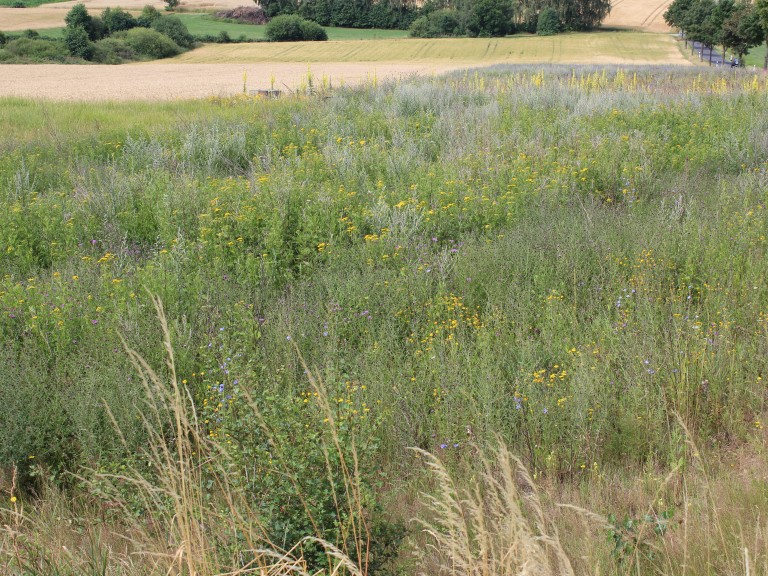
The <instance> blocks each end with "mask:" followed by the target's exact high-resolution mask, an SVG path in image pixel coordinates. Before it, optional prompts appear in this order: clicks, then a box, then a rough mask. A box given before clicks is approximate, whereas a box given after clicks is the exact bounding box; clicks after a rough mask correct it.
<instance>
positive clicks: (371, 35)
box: [0, 13, 408, 40]
mask: <svg viewBox="0 0 768 576" xmlns="http://www.w3.org/2000/svg"><path fill="white" fill-rule="evenodd" d="M176 16H178V17H179V18H180V19H181V20H182V22H184V24H185V25H186V26H187V28H188V29H189V32H190V33H191V34H192V35H194V36H218V35H219V33H221V32H226V33H227V34H229V36H230V38H232V39H233V40H237V39H239V38H240V37H242V36H244V37H245V38H246V39H247V40H264V39H265V38H266V35H265V28H266V26H256V25H253V24H241V23H236V22H228V21H223V20H218V19H216V18H214V17H212V16H210V15H209V14H188V13H179V14H176ZM0 26H2V24H0ZM0 29H1V28H0ZM325 30H326V31H327V32H328V38H329V39H330V40H391V39H396V38H405V37H407V36H408V32H407V31H406V30H376V29H372V30H365V29H355V28H334V27H328V28H325ZM38 32H39V33H40V34H41V35H44V36H48V37H51V38H62V37H63V35H64V28H63V27H59V28H43V29H39V30H38Z"/></svg>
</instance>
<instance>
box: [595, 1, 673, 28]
mask: <svg viewBox="0 0 768 576" xmlns="http://www.w3.org/2000/svg"><path fill="white" fill-rule="evenodd" d="M671 3H672V0H614V1H613V3H612V4H611V14H610V15H609V16H608V18H606V20H605V22H603V26H605V27H607V28H631V29H634V30H643V31H645V32H669V31H670V28H669V26H667V24H666V23H665V22H664V12H665V11H666V10H667V7H668V6H669V5H670V4H671Z"/></svg>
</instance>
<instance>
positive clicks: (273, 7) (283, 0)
mask: <svg viewBox="0 0 768 576" xmlns="http://www.w3.org/2000/svg"><path fill="white" fill-rule="evenodd" d="M259 5H260V6H261V7H262V8H263V9H264V13H265V14H266V15H267V17H268V18H274V17H275V16H280V15H281V14H295V13H296V10H297V9H298V3H297V2H296V0H260V1H259Z"/></svg>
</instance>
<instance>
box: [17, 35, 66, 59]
mask: <svg viewBox="0 0 768 576" xmlns="http://www.w3.org/2000/svg"><path fill="white" fill-rule="evenodd" d="M5 50H6V51H7V52H8V53H10V54H11V55H13V56H15V57H16V58H20V59H25V60H29V61H32V62H44V61H54V62H65V61H66V60H67V58H69V52H68V51H67V47H66V45H65V44H64V43H63V42H61V41H57V40H42V39H32V38H18V39H16V40H11V41H10V42H7V43H6V45H5Z"/></svg>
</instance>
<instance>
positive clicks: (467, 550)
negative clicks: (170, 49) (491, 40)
mask: <svg viewBox="0 0 768 576" xmlns="http://www.w3.org/2000/svg"><path fill="white" fill-rule="evenodd" d="M767 103H768V83H766V80H765V78H763V77H762V76H758V75H754V74H749V73H745V72H744V71H739V70H737V71H732V70H721V71H717V70H701V69H693V68H688V69H686V68H681V67H660V66H656V67H627V66H624V67H617V66H609V67H596V66H575V67H574V66H568V67H565V66H547V67H542V66H496V67H492V68H489V69H487V70H483V71H469V72H457V73H453V74H448V75H445V76H440V77H429V78H410V79H406V80H401V81H397V82H380V81H375V80H373V79H369V81H367V82H366V83H364V84H363V85H362V86H360V87H358V88H355V89H352V88H337V89H335V90H333V91H328V92H324V93H322V94H319V95H318V94H312V93H308V92H307V91H304V92H303V93H302V94H300V95H296V96H292V97H289V98H283V99H280V100H264V99H259V98H250V97H248V96H246V95H238V96H233V97H215V98H209V99H204V100H196V101H178V100H177V101H168V102H155V103H150V102H135V101H132V102H116V101H112V102H104V103H94V102H58V103H55V104H54V103H51V102H47V101H45V100H29V99H20V98H4V99H2V100H0V125H2V126H3V127H4V129H3V131H2V133H0V150H2V154H0V205H1V206H2V208H3V209H2V210H0V271H2V272H1V277H0V334H2V339H0V387H1V388H2V391H1V392H0V398H2V403H0V423H2V424H0V463H2V466H3V473H2V476H0V494H1V496H0V526H2V529H0V572H2V573H4V574H12V575H21V574H24V575H30V574H40V575H46V576H47V575H50V574H57V575H70V574H71V575H81V574H88V575H91V574H93V575H95V574H109V575H120V576H127V575H137V576H138V575H146V574H178V575H181V574H189V575H191V574H199V575H213V574H222V575H223V574H289V573H290V574H349V575H369V574H370V575H374V574H376V575H393V576H394V575H399V576H408V575H411V574H414V575H415V574H422V573H423V574H477V575H481V574H482V575H488V576H490V575H494V576H495V575H499V574H518V573H521V571H522V570H528V571H530V572H531V573H536V574H607V575H620V574H623V575H625V574H680V575H683V574H686V575H691V576H693V575H696V576H698V575H702V574H711V575H714V574H751V575H754V574H761V575H766V574H768V525H766V518H767V517H768V489H766V487H767V486H768V465H767V464H766V458H765V456H766V429H765V423H766V418H767V417H768V406H767V405H766V401H767V400H768V396H766V388H765V381H764V379H765V378H766V373H767V372H768V364H767V362H768V354H766V352H768V285H767V284H766V281H765V279H766V277H767V275H768V260H766V246H767V245H766V235H767V232H768V211H767V210H766V200H767V198H766V191H767V190H768V141H767V140H766V133H767V127H768V114H766V104H767ZM512 454H514V455H516V456H517V457H519V460H517V459H515V458H514V457H513V456H512ZM510 551H512V552H513V553H510Z"/></svg>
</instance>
